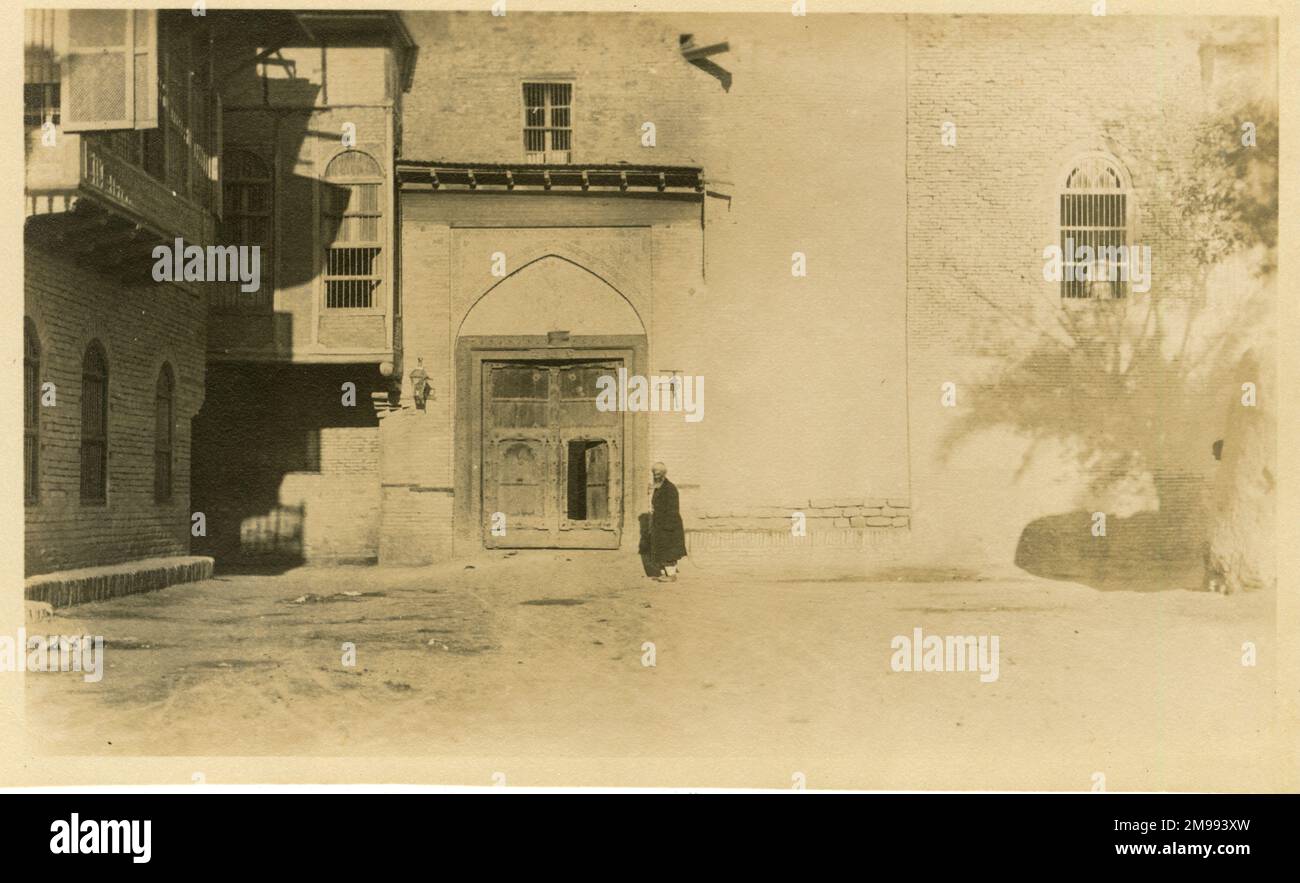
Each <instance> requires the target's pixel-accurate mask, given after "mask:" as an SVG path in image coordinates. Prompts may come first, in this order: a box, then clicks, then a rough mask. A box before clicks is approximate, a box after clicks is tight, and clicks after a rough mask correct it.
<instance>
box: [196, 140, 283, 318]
mask: <svg viewBox="0 0 1300 883" xmlns="http://www.w3.org/2000/svg"><path fill="white" fill-rule="evenodd" d="M221 162H222V170H221V186H222V219H221V236H222V240H223V242H222V244H223V245H235V246H249V247H251V246H254V245H255V246H257V247H258V248H260V249H261V252H260V258H259V262H258V267H259V268H260V271H261V285H260V287H259V288H258V289H257V291H253V292H247V291H240V286H239V283H238V282H236V281H231V282H227V283H223V284H221V285H217V286H214V289H215V293H214V295H213V298H212V305H213V307H214V308H215V309H218V310H222V311H232V310H237V311H239V312H254V313H264V312H269V311H270V310H271V305H272V303H274V295H275V279H274V273H273V272H272V270H273V268H274V267H275V261H274V260H272V257H271V247H272V244H273V243H274V239H273V236H274V230H273V222H274V217H275V215H274V203H273V193H274V186H275V182H274V178H273V176H272V174H271V168H270V166H269V165H267V163H266V162H265V161H264V160H263V159H262V158H261V157H260V156H258V155H257V154H255V153H253V152H251V151H248V150H230V151H227V152H226V154H225V155H224V156H223V157H222V160H221Z"/></svg>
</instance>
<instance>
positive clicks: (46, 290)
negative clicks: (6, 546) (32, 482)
mask: <svg viewBox="0 0 1300 883" xmlns="http://www.w3.org/2000/svg"><path fill="white" fill-rule="evenodd" d="M24 258H25V269H24V297H25V305H24V310H25V313H26V315H27V316H28V317H30V318H31V319H32V320H33V321H34V322H35V324H36V327H37V330H38V333H39V335H40V339H41V371H40V373H41V380H42V381H43V382H45V381H48V382H52V383H54V384H55V387H56V394H57V404H56V405H55V406H54V407H42V408H40V409H39V414H40V499H39V501H38V502H37V503H35V504H31V505H28V506H27V507H26V512H25V515H26V528H27V530H26V545H25V551H26V559H25V571H26V573H28V574H40V573H48V572H50V571H56V570H63V569H67V568H79V567H90V566H94V565H105V564H116V563H119V562H124V561H129V560H131V559H136V558H149V557H159V556H167V555H186V554H188V553H189V550H190V508H189V498H190V420H191V418H193V417H194V415H195V414H196V413H197V412H198V410H199V408H200V406H201V405H202V403H203V395H204V370H205V367H204V349H205V323H206V312H205V305H204V301H203V298H202V297H201V295H199V294H195V293H192V292H191V291H189V290H187V289H185V288H182V287H181V286H177V285H173V284H170V283H153V282H144V283H136V284H126V283H123V282H121V281H119V279H118V277H116V276H114V275H110V274H108V273H105V272H102V271H100V270H97V269H96V268H95V267H94V266H92V265H89V264H87V263H86V262H84V261H82V260H79V259H78V258H76V257H74V256H72V255H70V254H68V253H67V252H65V251H59V252H56V251H53V250H49V249H48V248H47V247H45V246H43V245H40V244H36V243H32V242H28V243H27V245H26V247H25V248H24ZM92 339H94V340H99V341H100V343H101V344H102V345H103V347H104V350H105V353H106V354H107V358H108V376H109V381H108V500H107V503H106V504H83V503H82V502H81V491H80V489H81V484H80V481H81V479H80V474H81V455H80V438H81V367H82V360H83V358H84V354H85V350H86V346H87V344H89V342H90V341H91V340H92ZM164 362H167V363H170V365H171V367H172V372H173V375H174V377H175V399H174V403H175V404H174V418H175V422H174V425H173V433H172V435H173V449H172V450H173V461H172V495H171V499H170V500H169V501H167V502H161V503H160V502H156V501H155V499H154V428H155V411H154V395H155V389H156V384H157V380H158V373H159V370H160V369H161V367H162V365H163V363H164Z"/></svg>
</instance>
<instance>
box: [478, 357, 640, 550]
mask: <svg viewBox="0 0 1300 883" xmlns="http://www.w3.org/2000/svg"><path fill="white" fill-rule="evenodd" d="M619 364H620V363H619V362H617V361H602V362H531V361H530V362H485V363H484V365H483V410H484V414H483V435H484V437H483V517H484V522H485V523H484V545H486V546H487V547H488V548H544V547H553V548H587V549H616V548H618V546H619V542H620V540H621V535H622V515H623V494H622V486H623V481H622V476H623V461H622V431H623V420H622V417H623V415H622V413H620V412H617V411H600V410H598V409H597V408H596V392H597V391H598V389H599V387H598V386H597V380H598V378H599V377H601V376H602V375H609V376H613V377H616V376H617V373H618V367H619Z"/></svg>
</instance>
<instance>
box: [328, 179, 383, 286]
mask: <svg viewBox="0 0 1300 883" xmlns="http://www.w3.org/2000/svg"><path fill="white" fill-rule="evenodd" d="M381 198H382V185H381V184H379V183H359V182H349V183H340V182H334V181H331V182H328V186H327V187H326V189H325V192H324V194H323V200H324V203H325V212H324V220H325V225H326V230H325V238H326V241H327V242H329V243H330V245H329V247H328V248H327V249H326V251H325V306H326V307H327V308H329V309H336V310H338V309H353V310H368V309H371V308H372V307H374V306H375V304H376V303H377V302H378V297H377V289H378V288H379V286H380V283H381V282H382V281H383V226H382V224H383V211H382V205H381V201H380V200H381Z"/></svg>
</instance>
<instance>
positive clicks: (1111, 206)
mask: <svg viewBox="0 0 1300 883" xmlns="http://www.w3.org/2000/svg"><path fill="white" fill-rule="evenodd" d="M1130 196H1131V193H1130V191H1129V187H1128V185H1127V183H1126V180H1125V176H1124V175H1123V173H1122V172H1121V171H1120V168H1119V166H1118V164H1116V163H1115V162H1114V161H1112V160H1110V159H1108V158H1107V157H1104V156H1100V155H1092V156H1087V157H1084V158H1083V159H1082V160H1080V161H1079V162H1077V163H1076V164H1074V166H1073V167H1072V168H1071V169H1070V173H1069V174H1068V175H1067V176H1066V180H1065V187H1064V189H1063V191H1062V192H1061V194H1060V231H1061V254H1062V257H1063V261H1062V270H1063V274H1062V277H1061V296H1062V297H1064V298H1118V297H1125V296H1126V295H1127V294H1128V287H1129V283H1128V279H1129V269H1130V268H1129V266H1128V244H1129V211H1130V205H1131V199H1130ZM1083 246H1087V247H1089V248H1090V249H1091V250H1092V259H1091V260H1088V259H1087V258H1086V256H1085V257H1084V258H1082V259H1081V258H1080V257H1079V255H1078V249H1079V248H1081V247H1083ZM1084 275H1086V278H1081V277H1082V276H1084ZM1112 277H1113V278H1112Z"/></svg>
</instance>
